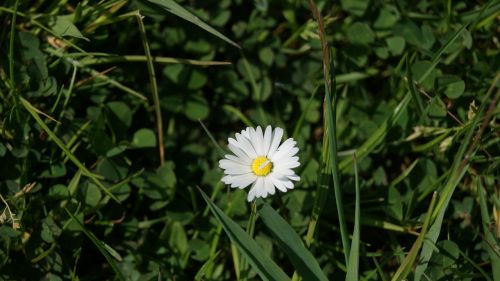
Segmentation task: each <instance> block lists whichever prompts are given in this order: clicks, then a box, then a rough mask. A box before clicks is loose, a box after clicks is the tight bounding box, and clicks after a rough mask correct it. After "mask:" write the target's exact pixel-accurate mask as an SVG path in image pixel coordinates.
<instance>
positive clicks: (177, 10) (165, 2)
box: [147, 0, 240, 48]
mask: <svg viewBox="0 0 500 281" xmlns="http://www.w3.org/2000/svg"><path fill="white" fill-rule="evenodd" d="M147 1H148V2H150V3H153V4H156V5H158V6H160V7H162V8H163V9H164V10H165V11H167V12H169V13H172V14H174V15H176V16H178V17H180V18H182V19H185V20H187V21H189V22H191V23H193V24H194V25H197V26H199V27H201V28H202V29H204V30H205V31H207V32H209V33H211V34H213V35H215V36H217V37H219V38H220V39H222V40H224V41H226V42H227V43H229V44H231V45H233V46H235V47H236V48H240V46H239V45H238V44H236V43H235V42H234V41H232V40H231V39H229V38H227V37H226V36H224V35H223V34H222V33H220V32H219V31H217V30H215V29H214V28H213V27H211V26H209V25H208V24H206V23H204V22H203V21H202V20H200V19H199V18H198V17H197V16H195V15H193V14H192V13H190V12H189V11H188V10H186V9H184V8H183V7H182V6H181V5H179V4H177V2H175V1H173V0H147Z"/></svg>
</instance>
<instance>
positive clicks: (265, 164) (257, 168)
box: [252, 156, 273, 176]
mask: <svg viewBox="0 0 500 281" xmlns="http://www.w3.org/2000/svg"><path fill="white" fill-rule="evenodd" d="M272 169H273V163H272V162H271V161H270V160H269V159H267V158H266V157H265V156H257V158H255V159H254V160H253V162H252V171H253V173H254V174H255V175H257V176H267V175H268V174H269V173H270V172H271V170H272Z"/></svg>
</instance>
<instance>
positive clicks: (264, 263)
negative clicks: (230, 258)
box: [199, 189, 290, 281]
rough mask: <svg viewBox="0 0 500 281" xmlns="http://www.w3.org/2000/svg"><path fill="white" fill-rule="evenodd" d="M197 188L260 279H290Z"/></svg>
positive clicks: (274, 280)
mask: <svg viewBox="0 0 500 281" xmlns="http://www.w3.org/2000/svg"><path fill="white" fill-rule="evenodd" d="M199 190H200V193H201V195H202V196H203V199H205V201H206V202H207V204H208V206H209V207H210V210H211V211H212V214H213V215H214V217H215V218H216V219H217V221H218V222H219V223H220V224H221V225H222V227H223V229H224V231H225V232H226V234H227V236H229V238H230V239H231V241H232V242H233V243H234V244H235V245H236V247H238V250H239V252H240V253H242V254H243V255H244V256H245V257H246V259H247V260H248V262H249V263H250V264H251V265H252V268H253V269H254V270H255V271H256V272H257V273H258V274H259V276H260V277H261V278H262V279H264V280H273V281H278V280H290V279H289V277H288V276H287V275H286V274H285V273H284V272H283V270H281V268H280V267H279V266H278V265H276V263H274V261H273V260H272V259H271V258H270V257H268V256H266V255H265V254H264V253H263V251H262V249H261V248H260V247H259V246H258V245H257V243H256V242H255V241H254V240H253V239H252V238H251V237H250V236H249V235H248V234H247V233H246V232H245V231H244V230H243V229H242V228H241V227H240V226H239V225H238V224H237V223H236V222H234V221H233V220H232V219H231V218H229V217H228V216H227V215H226V214H224V212H223V211H222V210H221V209H219V207H217V206H216V205H215V204H214V203H213V202H212V201H211V200H210V198H209V197H208V196H207V195H206V194H205V192H203V191H202V190H201V189H199Z"/></svg>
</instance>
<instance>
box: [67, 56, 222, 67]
mask: <svg viewBox="0 0 500 281" xmlns="http://www.w3.org/2000/svg"><path fill="white" fill-rule="evenodd" d="M69 55H71V54H68V56H69ZM147 60H148V58H147V57H146V56H141V55H125V56H112V55H106V56H104V57H86V58H84V59H82V60H81V61H80V63H81V64H82V65H85V66H89V65H100V64H110V63H135V62H146V61H147ZM151 61H152V62H153V63H157V64H187V65H196V66H224V65H231V62H229V61H203V60H192V59H181V58H172V57H153V56H152V57H151Z"/></svg>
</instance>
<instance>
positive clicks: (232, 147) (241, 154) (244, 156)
mask: <svg viewBox="0 0 500 281" xmlns="http://www.w3.org/2000/svg"><path fill="white" fill-rule="evenodd" d="M230 140H232V139H229V144H228V145H227V147H228V148H229V149H230V150H231V151H232V152H233V153H234V154H235V155H236V156H238V157H239V158H241V159H243V160H244V161H251V159H250V157H248V155H247V154H246V153H245V152H243V150H241V149H240V148H239V147H237V146H235V145H234V144H232V143H231V141H230ZM233 141H234V140H233Z"/></svg>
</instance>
